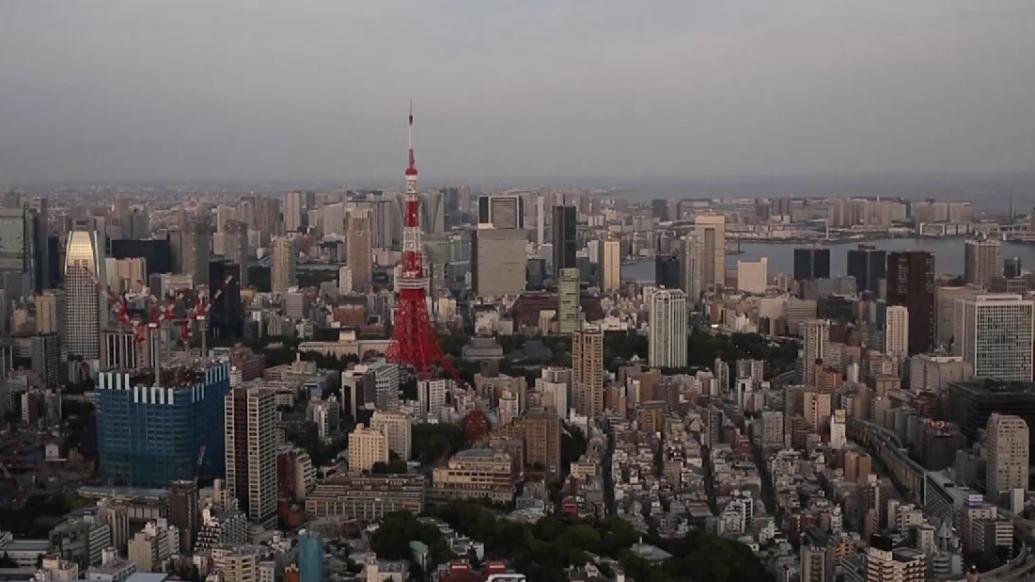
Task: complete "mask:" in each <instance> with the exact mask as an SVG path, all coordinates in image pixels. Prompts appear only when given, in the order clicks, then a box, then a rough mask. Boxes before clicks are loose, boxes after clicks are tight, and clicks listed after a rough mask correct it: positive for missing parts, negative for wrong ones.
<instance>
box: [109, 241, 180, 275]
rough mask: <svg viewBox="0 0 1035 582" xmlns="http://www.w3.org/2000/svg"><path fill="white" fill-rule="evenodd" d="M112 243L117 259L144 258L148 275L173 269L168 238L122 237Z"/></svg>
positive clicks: (112, 249) (113, 255)
mask: <svg viewBox="0 0 1035 582" xmlns="http://www.w3.org/2000/svg"><path fill="white" fill-rule="evenodd" d="M177 236H179V234H178V233H177ZM178 240H179V239H177V241H178ZM110 243H111V256H112V257H114V258H116V259H130V258H133V257H140V258H143V259H144V264H145V265H146V266H147V276H148V277H151V276H152V275H155V274H159V273H171V272H172V271H173V260H172V255H173V252H172V245H171V242H170V239H168V238H161V239H144V240H134V239H120V240H113V241H110Z"/></svg>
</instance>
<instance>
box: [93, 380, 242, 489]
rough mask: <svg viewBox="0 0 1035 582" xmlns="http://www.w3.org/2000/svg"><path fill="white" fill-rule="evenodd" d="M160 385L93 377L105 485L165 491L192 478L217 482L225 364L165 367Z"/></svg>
mask: <svg viewBox="0 0 1035 582" xmlns="http://www.w3.org/2000/svg"><path fill="white" fill-rule="evenodd" d="M158 384H159V385H158V386H156V385H155V382H154V374H153V373H151V372H145V373H135V372H131V371H127V370H117V371H107V372H101V373H100V374H99V376H98V380H97V389H96V398H97V445H98V449H99V453H100V455H99V456H100V469H101V474H102V475H103V477H104V479H105V480H106V481H107V482H108V483H112V484H119V485H128V486H131V487H161V488H164V487H168V486H169V484H170V483H172V482H173V481H179V480H183V479H194V478H195V477H196V476H197V477H199V478H201V479H212V478H215V477H221V476H222V475H223V474H224V458H223V456H224V450H225V448H224V435H223V400H224V398H225V397H226V395H227V393H228V392H229V390H230V368H229V365H227V364H212V365H209V366H207V367H196V368H184V367H181V368H170V369H163V370H162V381H161V382H159V383H158ZM199 461H200V462H199Z"/></svg>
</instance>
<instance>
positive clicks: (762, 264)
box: [737, 257, 769, 295]
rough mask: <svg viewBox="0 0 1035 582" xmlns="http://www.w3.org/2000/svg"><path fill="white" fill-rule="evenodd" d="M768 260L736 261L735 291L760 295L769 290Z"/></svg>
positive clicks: (763, 258) (764, 258)
mask: <svg viewBox="0 0 1035 582" xmlns="http://www.w3.org/2000/svg"><path fill="white" fill-rule="evenodd" d="M768 282H769V259H768V258H766V257H762V258H761V259H758V260H757V261H737V289H738V290H740V291H743V292H745V293H756V294H758V295H762V294H764V293H765V291H766V289H768V288H769V284H768Z"/></svg>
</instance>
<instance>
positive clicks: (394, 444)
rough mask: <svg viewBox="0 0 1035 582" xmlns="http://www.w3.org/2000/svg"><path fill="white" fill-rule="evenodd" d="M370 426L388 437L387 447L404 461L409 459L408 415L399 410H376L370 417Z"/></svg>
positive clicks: (409, 425) (409, 426)
mask: <svg viewBox="0 0 1035 582" xmlns="http://www.w3.org/2000/svg"><path fill="white" fill-rule="evenodd" d="M370 428H373V429H374V430H379V431H381V432H383V433H385V436H386V437H388V449H389V450H390V451H394V452H395V454H397V455H399V458H401V459H402V460H404V461H409V460H410V450H411V446H412V445H411V442H410V439H411V437H410V434H411V422H410V417H409V416H407V415H406V414H403V413H401V412H385V411H383V410H378V411H376V412H374V416H373V418H371V419H370Z"/></svg>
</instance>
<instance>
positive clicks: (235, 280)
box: [207, 259, 244, 338]
mask: <svg viewBox="0 0 1035 582" xmlns="http://www.w3.org/2000/svg"><path fill="white" fill-rule="evenodd" d="M208 280H209V290H210V293H209V306H208V320H207V323H208V332H207V333H211V334H212V336H213V337H221V338H230V337H240V336H241V333H242V332H243V331H244V308H243V307H242V305H241V268H240V266H239V265H236V264H234V263H231V262H230V261H228V260H226V259H221V260H218V261H212V262H211V263H209V264H208Z"/></svg>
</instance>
